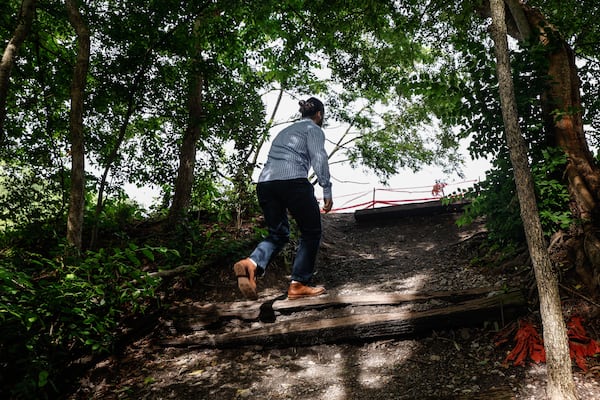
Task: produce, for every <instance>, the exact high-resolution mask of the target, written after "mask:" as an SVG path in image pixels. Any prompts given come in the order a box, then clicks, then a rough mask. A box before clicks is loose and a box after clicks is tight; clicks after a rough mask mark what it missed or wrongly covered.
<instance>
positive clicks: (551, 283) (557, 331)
mask: <svg viewBox="0 0 600 400" xmlns="http://www.w3.org/2000/svg"><path fill="white" fill-rule="evenodd" d="M490 5H491V13H492V37H493V39H494V44H495V46H494V50H495V53H496V59H497V74H498V82H499V89H500V101H501V104H502V117H503V119H504V126H505V131H506V140H507V143H508V147H509V151H510V159H511V163H512V166H513V170H514V176H515V183H516V186H517V195H518V198H519V204H520V207H521V218H522V219H523V225H524V228H525V236H526V238H527V244H528V246H529V253H530V255H531V260H532V263H533V269H534V272H535V278H536V281H537V287H538V293H539V298H540V311H541V316H542V324H543V329H544V347H545V349H546V360H547V368H548V387H547V394H548V398H549V399H551V400H571V399H573V400H575V399H577V395H576V392H575V384H574V381H573V376H572V372H571V358H570V356H569V345H568V340H567V331H566V326H565V323H564V319H563V315H562V309H561V305H560V295H559V292H558V281H557V278H556V276H555V274H554V271H553V270H552V263H551V261H550V256H549V255H548V251H547V244H546V242H545V240H544V234H543V231H542V225H541V222H540V218H539V214H538V208H537V204H536V200H535V191H534V185H533V178H532V175H531V170H530V167H529V162H528V157H527V146H526V144H525V140H524V139H523V136H522V135H521V131H520V128H519V123H518V116H517V106H516V99H515V93H514V88H513V82H512V76H511V72H510V62H509V56H508V41H507V30H506V25H505V22H504V18H505V14H504V1H503V0H491V1H490Z"/></svg>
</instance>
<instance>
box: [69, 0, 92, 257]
mask: <svg viewBox="0 0 600 400" xmlns="http://www.w3.org/2000/svg"><path fill="white" fill-rule="evenodd" d="M65 5H66V7H67V13H68V15H69V21H70V23H71V25H72V26H73V29H75V32H76V34H77V58H76V62H75V70H74V72H73V80H72V82H71V113H70V116H69V125H70V127H69V128H70V130H71V160H72V161H71V195H70V201H69V215H68V220H67V242H68V244H69V245H71V246H72V247H74V248H76V249H78V250H81V238H82V233H83V211H84V205H85V163H84V158H85V150H84V134H83V109H84V102H85V85H86V81H87V73H88V67H89V62H90V32H89V29H88V27H87V25H86V23H85V21H84V20H83V18H82V16H81V14H80V12H79V5H78V4H77V1H76V0H66V1H65Z"/></svg>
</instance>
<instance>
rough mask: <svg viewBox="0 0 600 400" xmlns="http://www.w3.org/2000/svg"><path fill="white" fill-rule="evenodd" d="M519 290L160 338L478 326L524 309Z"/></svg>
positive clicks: (344, 334)
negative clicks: (436, 304)
mask: <svg viewBox="0 0 600 400" xmlns="http://www.w3.org/2000/svg"><path fill="white" fill-rule="evenodd" d="M525 305H526V301H525V298H524V297H523V295H522V293H521V292H520V291H518V290H515V291H512V292H509V293H501V294H496V295H494V296H490V297H484V298H477V299H473V300H468V301H465V302H463V303H459V304H456V305H452V306H449V307H444V308H439V309H432V310H427V311H418V312H390V313H381V314H360V315H347V316H342V317H336V318H329V319H318V320H314V319H297V320H293V321H284V322H276V323H273V324H267V325H264V326H261V327H258V328H252V329H247V330H242V331H236V332H231V333H222V334H209V333H208V332H205V333H204V334H200V335H196V336H193V337H189V338H187V339H179V340H177V339H175V340H173V341H166V342H164V344H165V345H169V346H200V347H219V348H220V347H223V348H225V347H238V346H244V345H263V346H277V347H280V346H305V345H315V344H321V343H340V342H348V341H357V340H358V341H364V340H375V339H385V338H390V337H394V338H401V337H414V336H418V335H420V334H422V333H424V332H429V331H431V330H432V329H436V330H439V329H448V328H457V327H467V326H475V325H480V324H482V323H483V322H484V321H500V320H508V319H512V318H513V317H514V316H516V315H518V314H520V312H521V311H522V310H523V309H524V308H525Z"/></svg>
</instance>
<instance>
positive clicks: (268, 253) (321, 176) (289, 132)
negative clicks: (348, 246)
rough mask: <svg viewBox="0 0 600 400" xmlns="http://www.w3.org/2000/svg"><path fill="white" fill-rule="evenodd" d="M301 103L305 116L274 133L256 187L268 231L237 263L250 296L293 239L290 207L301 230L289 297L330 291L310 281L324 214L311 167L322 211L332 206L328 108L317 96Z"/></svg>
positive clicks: (244, 290)
mask: <svg viewBox="0 0 600 400" xmlns="http://www.w3.org/2000/svg"><path fill="white" fill-rule="evenodd" d="M299 104H300V113H301V115H302V119H301V120H300V121H298V122H296V123H294V124H292V125H290V126H288V127H287V128H285V129H283V130H282V131H281V132H279V134H278V135H277V136H276V137H275V140H273V144H272V145H271V149H270V150H269V155H268V158H267V162H266V164H265V167H264V168H263V170H262V171H261V173H260V176H259V178H258V184H257V186H256V193H257V196H258V202H259V204H260V207H261V208H262V211H263V214H264V217H265V223H266V224H267V229H268V232H269V234H268V236H267V237H266V238H265V240H263V241H262V242H260V243H259V244H258V246H256V248H255V249H254V251H253V252H252V254H250V257H248V258H245V259H243V260H240V261H238V262H237V263H235V265H234V266H233V270H234V272H235V275H236V278H237V281H238V287H239V288H240V291H241V292H242V294H243V295H244V296H245V297H246V298H248V299H252V300H256V299H257V298H258V295H257V293H256V277H257V276H261V275H262V274H264V272H265V269H266V268H267V265H268V264H269V261H270V260H271V258H272V257H273V256H275V255H276V254H277V253H279V251H281V249H283V247H284V246H285V245H286V243H287V242H288V241H289V237H290V224H289V221H288V211H289V213H290V214H291V216H292V217H293V218H294V220H295V221H296V223H297V225H298V229H299V230H300V243H299V246H298V251H297V253H296V257H295V259H294V263H293V265H292V281H291V282H290V286H289V288H288V299H290V300H293V299H299V298H302V297H311V296H318V295H320V294H322V293H324V292H325V289H324V288H322V287H311V286H309V285H308V284H309V282H310V279H311V278H312V276H313V272H314V269H315V261H316V259H317V252H318V251H319V245H320V243H321V212H320V210H319V203H318V202H317V199H316V198H315V194H314V187H313V185H311V183H310V182H309V181H308V171H309V169H310V168H311V167H312V169H313V170H314V172H315V174H316V175H317V179H318V182H319V185H320V186H322V187H323V199H324V205H323V211H325V212H329V211H330V210H331V207H332V206H333V200H332V196H331V182H330V177H329V164H328V161H327V153H326V152H325V134H324V133H323V130H322V129H321V126H323V119H324V116H325V107H324V106H323V103H321V101H320V100H318V99H316V98H314V97H311V98H309V99H308V100H306V101H304V100H302V101H300V102H299Z"/></svg>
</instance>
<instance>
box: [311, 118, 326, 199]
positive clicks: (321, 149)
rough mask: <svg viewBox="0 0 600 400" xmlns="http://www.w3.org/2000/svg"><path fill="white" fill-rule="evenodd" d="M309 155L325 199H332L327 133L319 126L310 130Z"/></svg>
mask: <svg viewBox="0 0 600 400" xmlns="http://www.w3.org/2000/svg"><path fill="white" fill-rule="evenodd" d="M307 144H308V154H309V156H310V164H311V167H312V168H313V171H315V174H316V175H317V180H318V182H319V185H320V186H321V187H322V188H323V198H325V199H331V198H332V192H331V176H330V175H329V161H328V157H327V152H326V151H325V133H323V130H322V129H321V128H319V127H318V126H312V127H310V128H309V130H308V142H307Z"/></svg>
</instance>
